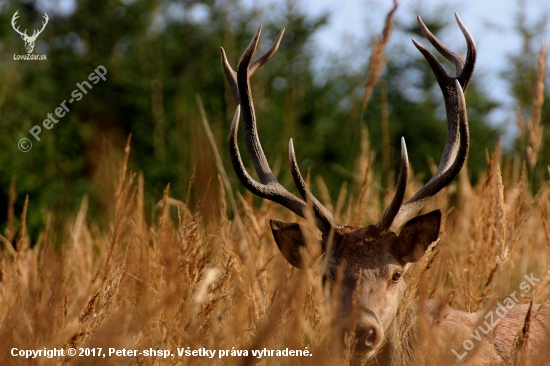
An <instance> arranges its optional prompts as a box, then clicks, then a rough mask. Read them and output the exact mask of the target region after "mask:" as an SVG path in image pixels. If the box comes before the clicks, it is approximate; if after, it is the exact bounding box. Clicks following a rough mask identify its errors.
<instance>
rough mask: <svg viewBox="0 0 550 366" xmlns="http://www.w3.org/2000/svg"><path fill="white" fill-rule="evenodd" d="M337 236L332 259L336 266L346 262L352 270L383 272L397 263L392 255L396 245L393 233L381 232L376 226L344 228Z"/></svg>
mask: <svg viewBox="0 0 550 366" xmlns="http://www.w3.org/2000/svg"><path fill="white" fill-rule="evenodd" d="M337 234H338V235H336V236H335V240H334V244H333V246H332V253H331V259H332V262H333V263H334V264H336V265H339V264H341V263H342V262H343V261H344V260H345V262H346V267H349V268H350V269H352V268H353V269H358V268H361V269H364V270H366V269H373V270H374V269H377V270H381V269H382V268H384V267H386V266H387V265H388V264H393V263H395V262H396V260H395V258H394V257H393V256H392V255H391V254H390V253H391V247H392V246H393V245H394V243H395V239H396V235H395V234H394V233H393V232H390V231H385V230H380V229H378V228H377V227H375V226H369V227H366V228H356V229H355V228H344V229H343V230H341V231H340V232H339V233H337Z"/></svg>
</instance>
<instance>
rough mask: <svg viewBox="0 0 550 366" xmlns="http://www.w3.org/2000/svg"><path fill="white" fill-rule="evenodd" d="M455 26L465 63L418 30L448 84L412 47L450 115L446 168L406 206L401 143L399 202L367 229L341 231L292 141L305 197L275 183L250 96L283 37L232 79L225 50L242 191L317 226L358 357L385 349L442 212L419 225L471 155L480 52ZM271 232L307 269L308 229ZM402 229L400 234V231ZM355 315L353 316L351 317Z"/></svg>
mask: <svg viewBox="0 0 550 366" xmlns="http://www.w3.org/2000/svg"><path fill="white" fill-rule="evenodd" d="M455 16H456V20H457V22H458V25H459V27H460V29H461V30H462V33H463V34H464V36H465V38H466V42H467V45H468V54H467V57H466V60H464V59H463V58H462V57H461V56H459V55H457V54H455V53H454V52H452V51H450V50H449V49H448V48H447V47H446V46H445V45H443V44H442V43H441V42H440V41H439V40H438V39H437V38H436V37H435V36H434V35H433V34H432V33H431V32H430V31H429V30H428V28H427V27H426V26H425V25H424V23H423V22H422V20H421V19H420V17H418V22H419V24H420V27H421V29H422V31H423V33H424V35H425V37H426V38H427V39H428V41H430V43H431V44H432V45H433V46H434V47H435V48H436V49H437V50H438V51H439V52H440V53H441V54H442V55H443V56H444V57H445V58H447V59H448V60H449V61H451V62H452V63H453V64H454V66H455V68H456V76H455V77H451V76H449V75H448V74H447V73H446V72H445V70H444V69H443V67H442V66H441V64H440V63H439V61H438V60H437V59H436V58H435V56H434V55H433V54H432V53H430V52H429V51H428V50H426V49H425V48H424V47H422V46H421V45H420V44H419V43H418V42H416V41H415V40H413V43H414V45H415V46H416V47H417V48H418V50H419V51H420V52H421V53H422V54H423V55H424V57H425V58H426V60H427V61H428V63H429V65H430V67H431V69H432V71H433V72H434V74H435V77H436V79H437V82H438V84H439V86H440V88H441V91H442V93H443V97H444V100H445V107H446V113H447V129H448V132H447V140H446V143H445V147H444V150H443V154H442V158H441V162H440V164H439V167H438V169H437V171H436V173H435V174H434V176H433V177H432V178H431V179H430V180H429V181H428V182H427V183H426V184H425V185H424V186H423V187H422V188H421V189H420V190H419V191H418V192H417V193H416V194H415V195H414V196H413V197H412V198H410V199H409V200H408V201H406V202H403V201H404V197H405V190H406V187H407V180H408V169H409V163H408V158H407V148H406V145H405V140H404V139H401V168H400V173H399V179H398V184H397V190H396V193H395V196H394V198H393V200H392V202H391V203H390V205H389V206H388V207H387V208H386V209H385V211H384V213H383V214H382V217H381V219H380V221H379V222H378V223H376V224H374V225H370V226H368V227H352V226H344V225H340V224H338V223H336V222H335V220H334V218H333V216H332V214H331V213H330V212H329V211H328V210H327V209H326V208H325V207H324V206H323V205H322V204H321V203H320V202H319V201H318V200H317V199H316V198H315V197H314V196H313V195H312V193H311V192H310V190H309V189H308V187H307V185H306V183H305V182H304V179H303V178H302V174H301V173H300V169H299V167H298V164H297V161H296V156H295V153H294V146H293V142H292V139H291V140H290V143H289V160H290V169H291V172H292V177H293V179H294V183H295V184H296V187H297V189H298V191H299V193H300V195H301V196H302V199H299V198H297V197H296V196H294V195H293V194H292V193H290V192H289V191H288V190H286V189H285V188H284V187H283V186H282V185H281V184H280V183H279V182H278V181H277V179H276V178H275V176H274V175H273V173H272V171H271V168H270V167H269V164H268V163H267V159H266V157H265V154H264V152H263V149H262V146H261V144H260V141H259V138H258V132H257V128H256V116H255V112H254V104H253V100H252V92H251V89H250V77H251V76H252V75H253V74H254V73H255V72H256V71H257V70H258V68H259V67H261V66H262V65H264V64H265V63H266V62H267V61H268V60H269V59H270V58H271V57H273V55H274V54H275V53H276V51H277V48H278V47H279V44H280V42H281V38H282V36H283V33H284V29H283V30H282V31H281V32H280V33H279V35H278V36H277V38H276V40H275V42H274V43H273V45H272V47H271V48H270V49H269V50H268V51H267V52H266V53H265V54H264V55H263V56H262V57H260V58H259V59H258V60H256V61H255V62H252V59H253V56H254V52H255V50H256V47H257V45H258V40H259V38H260V33H261V27H260V28H259V29H258V31H257V33H256V35H255V36H254V37H253V39H252V41H251V42H250V45H249V46H248V48H247V49H246V50H245V52H244V53H243V55H242V56H241V59H240V60H239V64H238V68H237V71H236V72H235V71H234V70H233V69H232V68H231V66H230V65H229V62H228V61H227V58H226V55H225V51H224V50H223V48H222V49H221V53H222V65H223V70H224V73H225V76H226V78H227V80H228V82H229V86H230V88H231V91H232V93H233V95H234V97H235V99H236V101H237V103H238V104H239V105H238V106H237V110H236V112H235V116H234V118H233V122H232V124H231V129H230V133H229V152H230V156H231V161H232V164H233V168H234V170H235V172H236V173H237V176H238V177H239V179H240V180H241V182H242V183H243V184H244V186H245V187H246V188H247V189H248V190H249V191H251V192H252V193H254V194H255V195H257V196H260V197H263V198H266V199H268V200H271V201H274V202H277V203H279V204H281V205H283V206H285V207H286V208H288V209H289V210H291V211H292V212H294V213H296V214H297V215H299V216H301V217H304V218H313V219H314V222H315V224H316V227H317V228H318V229H319V230H320V231H321V233H322V238H321V240H320V241H319V246H320V248H321V250H322V252H323V253H324V255H325V257H326V263H327V265H326V269H325V273H324V279H323V280H324V281H326V282H328V283H329V284H334V283H335V280H336V274H337V272H338V270H339V269H343V280H342V282H341V284H340V291H339V293H340V296H341V299H340V300H341V307H340V315H341V316H340V323H341V324H340V325H341V329H342V330H343V331H344V332H354V333H355V337H356V347H355V351H356V354H358V355H359V357H361V358H364V357H370V356H372V355H373V354H374V353H375V352H376V351H377V349H378V348H379V347H380V346H381V344H382V342H383V339H384V332H385V330H386V329H387V328H388V327H389V325H390V323H391V322H392V320H393V318H394V317H395V315H396V313H397V310H398V307H399V304H400V302H401V299H402V297H403V292H404V290H405V288H406V285H405V283H404V281H403V280H401V277H402V275H403V273H404V272H405V270H406V269H407V268H408V265H409V264H410V263H414V262H417V261H418V260H420V259H421V258H422V256H423V255H424V253H425V252H426V250H427V248H428V247H429V246H430V244H431V243H433V242H434V241H436V240H437V238H438V235H439V228H440V221H441V212H440V211H439V210H436V211H432V212H430V213H427V214H424V215H421V216H417V217H414V218H413V216H414V215H415V214H416V213H417V212H418V211H419V210H420V209H421V208H422V207H423V206H424V204H425V203H426V202H427V201H428V200H429V199H430V198H431V197H433V196H434V195H435V194H436V193H438V192H439V191H440V190H441V189H443V188H444V187H445V186H446V185H448V184H449V183H450V182H451V181H452V180H453V179H454V178H455V177H456V176H457V175H458V173H459V172H460V170H461V168H462V166H463V165H464V162H465V160H466V156H467V154H468V147H469V132H468V117H467V113H466V103H465V101H464V94H463V91H465V90H466V88H467V87H468V84H469V82H470V79H471V77H472V74H473V71H474V66H475V60H476V55H477V51H476V45H475V42H474V40H473V39H472V37H471V35H470V34H469V32H468V30H467V29H466V27H465V26H464V25H463V24H462V22H461V20H460V18H459V17H458V15H456V14H455ZM241 114H242V121H243V125H244V138H245V142H246V147H247V150H248V152H249V154H250V156H251V158H252V162H253V165H254V169H255V170H256V173H257V174H258V177H259V180H260V182H257V181H256V180H254V179H253V178H252V177H251V176H250V175H249V174H248V172H247V171H246V169H245V167H244V165H243V162H242V160H241V156H240V152H239V149H238V145H237V130H238V127H239V119H240V118H241ZM270 224H271V229H272V232H273V236H274V238H275V242H276V243H277V246H278V247H279V249H280V251H281V253H282V255H283V256H284V257H285V259H286V260H287V261H288V262H289V263H290V264H291V265H293V266H295V267H298V268H303V267H304V265H305V263H306V262H307V261H305V260H304V258H303V254H304V253H305V249H306V235H304V233H306V232H307V230H308V229H307V228H306V227H304V226H302V225H300V224H298V223H293V222H284V221H280V220H277V219H271V221H270ZM399 229H401V230H399ZM352 314H354V315H353V316H352Z"/></svg>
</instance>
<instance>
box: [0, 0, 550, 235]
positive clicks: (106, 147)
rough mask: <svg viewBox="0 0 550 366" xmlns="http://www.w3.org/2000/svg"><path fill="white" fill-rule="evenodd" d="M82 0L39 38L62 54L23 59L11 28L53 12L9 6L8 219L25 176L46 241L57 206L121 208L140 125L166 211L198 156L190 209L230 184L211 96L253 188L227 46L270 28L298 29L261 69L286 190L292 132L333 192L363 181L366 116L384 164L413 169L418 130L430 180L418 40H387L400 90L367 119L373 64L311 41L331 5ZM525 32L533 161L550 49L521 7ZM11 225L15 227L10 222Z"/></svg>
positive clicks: (431, 104) (433, 141) (484, 101)
mask: <svg viewBox="0 0 550 366" xmlns="http://www.w3.org/2000/svg"><path fill="white" fill-rule="evenodd" d="M76 4H77V5H76V6H77V8H76V9H74V11H69V12H67V13H66V14H62V12H60V13H58V14H51V13H50V14H48V15H49V16H50V21H49V24H48V26H47V27H46V29H45V31H44V32H43V33H42V34H41V35H40V37H39V39H38V42H37V46H36V49H35V53H37V54H42V53H46V54H47V57H48V61H42V62H38V61H35V62H30V61H27V62H23V61H13V56H12V55H13V54H14V53H16V54H23V53H24V48H23V42H22V41H21V39H20V37H19V36H18V35H17V34H16V33H15V32H14V31H13V29H12V28H11V25H10V21H11V17H12V15H13V13H14V12H15V11H16V10H19V13H20V14H21V17H20V19H19V22H20V24H25V25H24V26H23V28H26V27H27V25H29V26H28V28H29V29H31V28H32V27H31V26H30V25H31V24H35V23H36V22H39V21H40V17H41V12H40V11H39V10H37V9H36V7H35V4H34V3H31V2H26V1H25V2H9V3H3V5H2V6H0V48H1V50H2V52H1V54H0V60H1V63H0V80H1V88H0V131H1V132H2V133H1V134H0V140H1V142H0V167H1V170H0V172H1V174H0V207H1V209H0V222H1V223H4V222H6V210H5V207H7V206H8V197H9V187H10V182H11V180H12V177H14V176H15V177H16V179H17V184H16V187H17V193H18V198H17V201H16V210H17V211H18V212H21V210H22V206H23V203H24V196H25V195H27V194H28V195H29V199H30V202H31V206H32V207H34V208H35V209H33V210H30V211H29V216H28V221H29V223H28V225H29V228H30V235H31V237H32V236H35V235H37V233H38V230H39V228H40V227H43V225H44V223H45V222H46V221H47V220H48V217H49V216H48V214H49V213H53V216H52V218H53V219H52V224H53V225H56V222H57V221H56V220H57V218H63V217H64V216H65V215H66V214H67V213H74V212H75V211H76V210H77V208H78V206H79V205H80V202H81V200H82V197H83V196H84V195H89V196H90V200H89V202H90V215H92V216H97V217H108V216H109V215H110V213H108V212H106V211H107V209H106V207H108V205H109V203H110V202H111V200H112V197H113V194H114V191H113V190H114V182H115V179H116V176H117V174H118V170H117V169H118V167H117V166H116V165H112V166H110V165H109V164H107V162H108V161H110V158H111V157H113V156H119V157H120V156H122V154H123V150H124V145H125V143H126V140H127V138H128V136H129V135H130V134H131V135H132V143H131V146H132V154H131V168H132V170H134V171H138V172H143V176H144V181H145V192H146V197H147V202H146V204H147V207H148V209H149V210H150V212H152V214H154V206H155V204H156V202H158V200H159V199H160V198H161V197H162V191H163V190H164V189H165V187H166V185H167V184H170V188H171V196H173V197H175V198H177V199H180V200H182V201H185V200H186V195H187V187H188V184H189V181H190V179H191V176H192V172H193V168H194V166H195V165H196V166H197V169H196V174H195V182H194V186H195V187H200V189H193V190H191V192H192V194H191V197H190V202H191V204H195V203H196V202H197V200H198V199H199V197H200V196H201V195H203V194H205V187H206V186H207V185H208V184H210V188H209V192H210V194H215V195H217V194H218V193H217V192H218V188H217V187H218V184H219V183H218V179H217V174H218V172H217V168H216V165H215V161H214V157H213V154H212V148H211V146H210V145H209V143H208V140H207V139H206V136H205V133H204V130H203V127H202V124H201V120H200V113H199V109H198V105H197V96H200V98H201V100H202V102H203V103H204V107H205V111H206V115H207V117H208V120H209V123H210V127H211V128H212V130H213V133H214V136H215V139H216V143H217V146H218V149H219V150H220V152H221V155H222V158H223V160H224V165H225V167H226V169H227V170H228V171H229V176H230V178H231V180H232V184H233V189H234V190H240V191H243V188H242V185H241V184H240V183H239V182H238V181H237V178H236V177H235V175H234V174H232V169H231V165H230V163H229V159H228V156H227V150H226V138H227V133H228V128H229V124H230V122H231V119H232V116H233V113H234V111H235V106H236V104H235V101H234V100H233V97H232V95H231V93H230V91H229V89H228V86H227V83H226V81H225V78H224V76H223V72H222V69H221V66H220V53H219V52H220V51H219V47H220V46H223V47H224V48H225V50H226V52H227V54H228V58H229V60H230V62H231V63H232V65H236V63H237V61H238V58H239V56H240V54H241V53H242V51H243V50H244V49H245V48H246V46H247V45H248V42H249V41H250V39H251V37H252V35H253V33H254V32H255V31H256V29H257V27H258V26H259V25H260V24H263V32H262V38H261V43H260V52H263V51H265V50H266V49H267V47H269V45H270V43H271V42H272V40H273V39H274V38H275V36H276V35H277V33H278V32H279V30H280V29H281V28H286V32H285V36H284V38H283V41H282V44H281V47H280V49H279V51H278V53H277V56H276V57H274V58H273V59H272V60H271V61H270V62H269V63H268V64H267V65H266V66H264V67H263V69H262V70H261V71H259V72H258V73H256V74H255V75H254V77H253V80H252V84H253V85H252V87H253V90H254V98H255V104H256V112H257V117H258V121H259V130H260V137H261V140H262V144H263V146H264V150H265V151H266V154H267V157H268V160H269V161H270V162H272V164H273V165H274V166H276V167H280V169H278V170H279V177H280V180H281V182H282V183H283V185H285V186H286V187H288V188H289V189H293V184H292V178H291V176H290V171H289V169H288V161H287V160H288V158H287V146H288V140H289V138H291V137H293V138H294V143H295V147H296V150H297V151H296V152H297V157H298V160H299V164H300V166H301V168H302V171H304V172H305V171H308V170H310V171H311V174H312V176H313V177H315V176H322V177H323V179H324V181H325V182H326V185H327V187H328V189H329V192H330V194H331V196H332V198H333V199H334V198H335V197H336V196H337V194H338V192H339V191H340V187H341V186H342V184H343V183H344V182H349V183H350V184H351V188H352V189H355V185H354V183H356V177H357V173H358V172H357V167H356V163H357V160H358V159H359V154H360V151H361V149H360V144H361V138H360V135H361V131H362V130H364V127H367V128H368V131H369V136H370V141H371V144H372V148H373V150H374V152H375V154H376V157H377V159H375V164H374V169H375V171H377V172H379V173H381V172H382V171H383V170H384V169H389V168H388V167H386V168H384V167H383V165H382V160H383V159H382V156H383V154H384V152H383V151H384V149H386V150H387V151H388V153H389V155H390V156H389V158H388V157H386V161H388V162H391V167H390V168H391V169H394V168H396V167H397V166H398V164H399V154H398V151H399V140H400V137H401V136H404V137H405V139H406V141H407V145H408V147H409V158H410V161H411V165H412V167H413V169H414V171H415V172H416V173H417V174H420V177H422V179H424V180H427V179H429V177H430V176H431V173H430V164H433V163H435V164H437V163H438V162H439V158H440V156H441V152H442V146H443V144H444V140H445V134H446V126H445V122H444V121H445V114H444V107H443V99H442V97H441V95H440V92H439V90H438V87H437V84H436V82H435V78H434V77H433V75H432V73H431V71H430V69H429V67H428V65H427V63H426V62H425V60H424V59H423V58H422V56H421V54H420V53H419V52H417V51H416V49H414V47H413V46H412V45H411V44H410V43H408V44H406V45H405V44H403V45H402V44H390V45H389V46H388V48H387V49H386V56H387V57H388V63H387V66H386V69H385V71H384V72H383V74H382V79H383V80H382V85H384V86H385V87H382V88H381V87H380V85H379V86H377V87H376V89H375V92H374V94H373V95H372V98H371V100H370V102H369V106H368V109H367V111H366V113H364V114H361V98H362V86H363V83H364V80H365V77H366V67H367V65H366V64H365V65H363V66H362V67H354V68H351V69H350V68H348V67H346V65H345V64H344V62H345V61H338V59H335V60H334V63H333V65H331V67H330V70H327V72H323V73H322V75H319V72H318V70H315V68H314V67H313V59H314V53H315V49H314V47H312V46H311V39H312V37H313V36H314V35H315V34H316V32H317V31H318V30H319V29H320V28H321V27H322V26H323V25H325V24H326V21H327V19H328V17H330V14H326V15H324V16H320V17H311V16H309V15H307V14H304V13H303V11H302V10H301V8H300V7H299V6H296V5H295V2H292V1H288V2H281V5H280V7H279V9H278V10H279V11H278V12H271V10H272V9H269V8H267V9H264V8H258V7H250V6H244V5H243V4H241V3H240V2H239V1H237V0H233V1H213V0H210V1H209V0H205V1H191V0H187V1H145V0H134V1H129V0H122V1H106V0H93V1H92V0H85V1H79V2H77V3H76ZM399 11H406V10H405V9H400V10H399ZM448 12H449V13H450V12H451V10H448ZM272 14H276V15H272ZM423 19H424V21H425V23H426V24H427V26H428V27H429V28H430V29H431V30H432V31H433V32H434V33H435V34H438V33H439V32H440V31H441V30H442V29H444V28H445V27H449V26H453V27H454V26H456V25H455V24H454V23H444V22H441V20H440V19H452V18H450V17H436V16H435V14H434V15H433V16H432V17H430V15H429V14H428V15H426V16H425V17H423ZM436 19H437V20H436ZM414 20H415V17H414V14H412V13H411V22H410V23H408V24H397V25H396V28H397V30H399V31H401V32H406V33H408V34H410V35H411V36H414V37H416V38H417V39H420V40H422V38H423V37H422V36H421V35H419V34H420V30H419V28H418V26H417V25H416V23H415V22H414ZM539 27H540V25H539ZM517 31H518V32H521V33H522V34H524V35H525V49H524V50H523V52H521V53H519V52H518V54H520V56H517V57H514V56H512V57H511V58H510V61H511V62H510V69H509V72H507V74H506V75H505V76H504V77H506V78H507V79H508V80H509V82H510V85H511V87H512V88H513V90H514V93H515V96H516V98H517V101H518V106H517V110H518V115H519V116H523V121H524V122H522V123H524V129H523V130H522V131H523V132H520V135H519V137H518V138H517V141H516V143H514V144H513V146H512V147H511V148H510V149H508V150H506V151H505V153H506V154H508V156H510V157H511V158H513V157H514V156H520V157H525V156H526V154H527V153H526V151H527V148H528V146H529V143H530V142H529V136H528V134H529V132H528V131H529V129H528V127H526V126H528V121H529V119H530V118H531V116H532V111H533V108H532V106H533V99H534V96H533V95H532V92H531V94H529V93H530V92H529V91H532V90H534V87H535V84H536V83H537V75H538V66H537V53H538V51H539V49H538V47H539V46H536V42H539V45H540V40H538V39H536V34H537V33H536V32H537V30H536V27H534V28H533V27H531V28H530V27H528V26H527V25H526V24H525V22H522V20H521V17H520V18H519V19H518V28H517ZM373 36H374V35H372V34H365V35H364V39H366V40H368V42H367V41H365V44H364V48H363V49H358V50H354V51H353V52H362V53H365V54H369V53H370V51H371V46H372V40H373V38H374V37H373ZM343 47H345V45H343ZM533 47H536V48H533ZM348 62H349V60H348ZM98 65H103V66H105V67H106V68H107V70H108V74H107V75H106V77H107V81H104V82H100V83H98V84H96V85H94V87H93V90H91V91H90V92H89V93H88V94H87V95H85V96H84V97H83V99H82V100H81V101H78V102H75V103H73V104H72V105H71V111H70V112H69V113H68V114H67V115H66V116H65V117H63V118H62V119H61V120H60V122H59V123H58V124H57V125H55V127H54V128H53V129H52V130H49V131H47V130H43V132H42V135H41V138H42V140H41V141H39V142H37V141H34V139H32V138H31V140H32V142H33V148H32V150H31V151H30V152H27V153H22V152H20V151H19V150H18V148H17V142H18V141H19V139H21V138H22V137H29V135H28V131H29V129H30V128H31V127H32V126H33V125H35V124H40V123H41V121H43V120H44V119H45V118H46V114H47V113H52V112H53V111H54V109H55V108H56V107H57V106H58V105H59V104H60V103H61V102H62V101H63V100H65V99H68V98H70V93H71V92H72V90H74V88H75V84H76V83H79V82H81V81H83V80H85V79H86V78H87V76H88V75H89V74H90V73H91V72H92V71H93V70H94V69H95V68H96V67H97V66H98ZM353 70H357V71H353ZM448 70H451V68H450V67H449V68H448ZM479 76H480V75H476V77H474V80H473V83H472V84H471V86H470V88H469V90H468V94H467V104H468V112H469V117H470V131H471V136H472V146H471V151H470V156H469V161H468V165H469V173H470V176H471V178H472V179H473V180H474V181H475V180H477V179H478V176H479V173H480V171H481V170H482V169H483V168H484V167H485V166H486V151H487V150H491V149H493V148H494V146H495V144H496V142H497V141H498V139H499V135H500V132H501V131H498V130H497V129H496V128H495V127H494V126H491V125H489V123H488V122H487V116H488V115H489V114H490V113H491V112H492V111H494V110H495V109H497V108H499V102H498V101H494V100H491V99H490V98H489V97H488V95H487V94H486V93H484V91H483V90H482V89H481V88H479V87H478V85H477V84H476V83H477V82H478V80H479ZM385 111H387V122H388V124H387V126H389V136H387V137H386V140H387V142H389V144H390V145H389V147H388V146H386V147H384V146H383V141H384V138H383V136H382V129H381V126H382V123H381V121H382V120H384V119H385V117H384V116H385V115H386V113H385ZM547 112H548V104H546V105H545V107H544V108H543V113H542V116H541V118H540V125H541V126H547V125H548V123H549V121H548V113H547ZM520 130H521V129H520ZM541 131H542V132H541V141H542V144H541V148H540V152H539V154H538V161H537V162H536V164H533V165H532V166H530V172H532V174H531V176H532V177H533V184H536V181H538V182H540V181H542V180H543V179H544V180H546V179H547V178H548V176H547V174H548V172H547V171H546V166H547V165H548V164H549V160H550V159H549V157H548V153H545V152H544V151H546V152H547V151H548V150H544V149H545V148H546V146H547V145H548V140H549V136H548V133H546V131H547V129H546V131H544V130H541ZM240 136H241V135H240ZM241 140H242V138H241ZM241 142H242V141H241ZM243 151H244V145H243ZM243 155H245V156H244V158H245V164H248V166H250V161H249V159H248V157H247V156H246V154H243ZM380 176H383V174H381V175H380ZM387 185H388V182H387V179H382V181H381V182H380V186H379V187H375V188H377V189H380V190H381V193H382V192H383V188H382V187H386V186H387ZM316 190H317V188H316V187H315V185H314V191H316ZM205 209H206V211H209V210H210V211H213V210H217V208H216V207H206V208H205ZM0 231H2V232H4V227H0Z"/></svg>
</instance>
